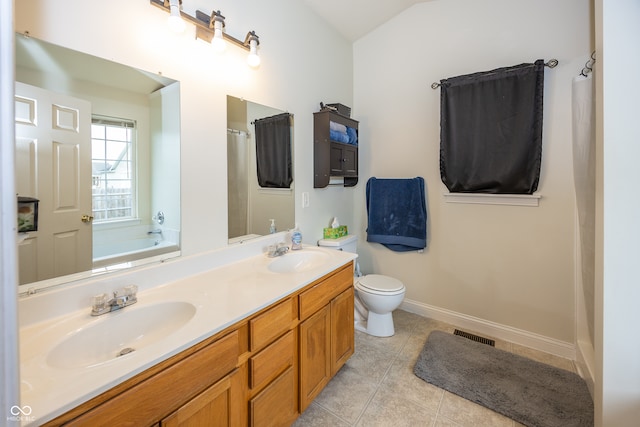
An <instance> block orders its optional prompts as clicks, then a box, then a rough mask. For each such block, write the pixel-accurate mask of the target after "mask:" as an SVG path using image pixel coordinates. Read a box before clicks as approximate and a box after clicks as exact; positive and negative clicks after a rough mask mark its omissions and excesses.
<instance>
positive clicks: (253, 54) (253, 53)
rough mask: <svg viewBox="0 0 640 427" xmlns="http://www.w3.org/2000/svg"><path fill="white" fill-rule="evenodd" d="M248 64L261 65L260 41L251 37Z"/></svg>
mask: <svg viewBox="0 0 640 427" xmlns="http://www.w3.org/2000/svg"><path fill="white" fill-rule="evenodd" d="M247 64H249V66H250V67H253V68H256V67H257V66H259V65H260V57H259V56H258V41H257V40H256V39H251V40H250V41H249V56H247Z"/></svg>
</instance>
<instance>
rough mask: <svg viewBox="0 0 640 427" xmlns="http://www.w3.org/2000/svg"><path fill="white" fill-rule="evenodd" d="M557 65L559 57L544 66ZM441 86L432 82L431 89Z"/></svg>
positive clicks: (553, 66) (554, 66)
mask: <svg viewBox="0 0 640 427" xmlns="http://www.w3.org/2000/svg"><path fill="white" fill-rule="evenodd" d="M557 65H558V60H557V59H550V60H549V61H548V62H545V63H544V66H545V67H549V68H556V66H557ZM439 87H440V83H438V82H433V83H431V89H438V88H439Z"/></svg>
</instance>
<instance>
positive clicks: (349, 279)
mask: <svg viewBox="0 0 640 427" xmlns="http://www.w3.org/2000/svg"><path fill="white" fill-rule="evenodd" d="M349 286H353V264H352V263H350V264H348V265H346V266H344V267H343V268H342V269H340V270H339V271H338V272H337V273H335V274H334V275H332V276H329V277H327V278H326V279H325V280H323V281H321V282H320V283H318V284H317V285H315V286H313V287H312V288H311V289H308V290H306V291H304V292H303V293H301V294H300V320H304V319H306V318H307V317H309V316H311V315H312V314H313V313H315V312H316V311H318V310H319V309H321V308H322V307H324V306H325V305H327V304H329V302H330V301H331V300H332V299H333V298H334V297H335V296H336V295H339V294H340V293H341V292H343V291H344V290H345V289H348V288H349Z"/></svg>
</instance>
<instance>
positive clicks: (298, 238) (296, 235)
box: [291, 224, 302, 251]
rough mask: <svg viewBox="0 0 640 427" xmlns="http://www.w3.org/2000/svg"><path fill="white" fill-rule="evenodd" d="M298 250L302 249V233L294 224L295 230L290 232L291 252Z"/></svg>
mask: <svg viewBox="0 0 640 427" xmlns="http://www.w3.org/2000/svg"><path fill="white" fill-rule="evenodd" d="M298 249H302V233H301V232H300V230H299V229H298V224H296V228H294V229H293V230H292V231H291V250H293V251H297V250H298Z"/></svg>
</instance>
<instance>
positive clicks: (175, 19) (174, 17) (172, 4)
mask: <svg viewBox="0 0 640 427" xmlns="http://www.w3.org/2000/svg"><path fill="white" fill-rule="evenodd" d="M181 7H182V0H169V20H168V22H169V28H170V29H171V31H173V32H174V33H182V32H184V29H185V27H186V24H185V22H184V20H183V19H182V17H181V16H180V9H181Z"/></svg>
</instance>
